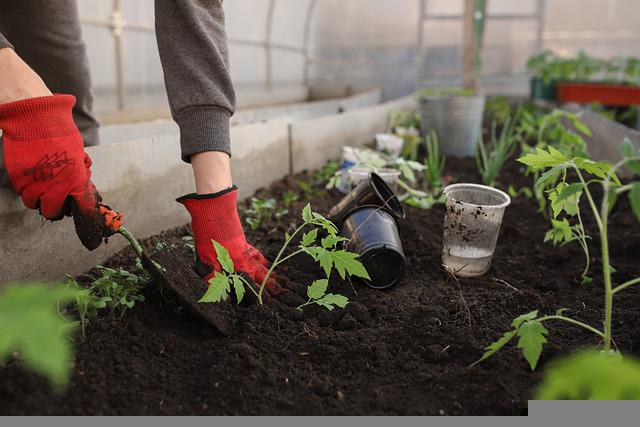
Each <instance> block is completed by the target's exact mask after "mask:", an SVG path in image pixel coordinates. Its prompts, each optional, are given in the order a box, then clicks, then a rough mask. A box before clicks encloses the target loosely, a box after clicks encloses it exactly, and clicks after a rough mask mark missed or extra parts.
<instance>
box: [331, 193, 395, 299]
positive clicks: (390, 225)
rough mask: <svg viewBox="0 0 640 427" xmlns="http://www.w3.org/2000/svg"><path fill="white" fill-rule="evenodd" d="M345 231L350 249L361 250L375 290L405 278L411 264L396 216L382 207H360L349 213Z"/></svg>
mask: <svg viewBox="0 0 640 427" xmlns="http://www.w3.org/2000/svg"><path fill="white" fill-rule="evenodd" d="M341 234H342V235H343V236H344V237H346V238H347V239H349V240H348V241H347V245H346V248H347V250H348V251H350V252H355V253H357V254H358V255H359V256H358V259H359V260H360V262H361V263H362V264H363V265H364V267H365V268H366V269H367V272H368V273H369V277H370V278H371V280H366V281H365V282H366V283H367V285H368V286H369V287H371V288H374V289H387V288H390V287H392V286H394V285H396V284H398V283H400V281H401V280H402V278H403V277H404V275H405V273H406V270H407V264H406V259H405V257H404V251H403V250H402V242H400V236H399V235H398V224H397V222H396V219H395V218H394V217H393V216H392V215H391V214H390V213H389V212H387V211H386V210H385V209H383V208H382V207H380V206H371V205H369V206H360V207H358V208H356V209H354V210H352V211H351V212H349V214H348V215H347V217H346V218H345V219H344V223H343V225H342V230H341Z"/></svg>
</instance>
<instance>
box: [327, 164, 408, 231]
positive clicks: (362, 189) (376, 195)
mask: <svg viewBox="0 0 640 427" xmlns="http://www.w3.org/2000/svg"><path fill="white" fill-rule="evenodd" d="M364 205H374V206H381V207H383V208H384V209H386V210H387V211H389V212H390V213H391V214H392V215H393V216H395V217H396V218H404V217H405V216H406V212H405V210H404V206H402V203H400V200H398V198H397V197H396V195H395V193H394V192H393V190H392V189H391V187H389V185H387V183H386V182H385V181H384V180H383V179H382V178H381V177H380V176H379V175H378V174H376V173H372V174H371V175H370V177H369V178H368V179H366V180H364V181H362V182H361V183H360V184H358V186H357V187H356V188H354V189H353V190H351V192H349V194H347V195H346V196H345V197H343V198H342V200H340V201H339V202H338V204H337V205H335V206H334V207H333V208H331V210H330V211H329V219H330V220H331V221H332V222H333V223H334V224H336V225H337V226H338V227H341V226H342V222H343V221H344V219H345V218H346V217H347V216H348V215H349V213H350V212H351V211H353V210H354V209H356V208H358V207H360V206H364Z"/></svg>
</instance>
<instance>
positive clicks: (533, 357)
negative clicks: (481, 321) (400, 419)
mask: <svg viewBox="0 0 640 427" xmlns="http://www.w3.org/2000/svg"><path fill="white" fill-rule="evenodd" d="M622 155H623V159H622V160H621V161H619V162H618V163H616V164H615V165H613V166H612V165H611V164H609V163H606V162H595V161H593V160H590V159H588V158H585V157H567V156H566V155H565V154H563V153H562V152H560V151H559V150H557V149H555V148H553V147H548V148H547V150H544V149H541V148H538V149H536V153H535V154H534V153H531V154H527V155H525V156H523V157H521V158H520V159H518V161H520V162H522V163H524V164H526V165H527V166H529V167H531V168H532V169H533V170H534V171H536V172H542V171H544V173H542V174H541V175H540V178H539V179H538V183H537V184H538V185H543V184H544V183H545V181H547V180H553V179H556V180H559V181H560V184H562V187H561V189H559V190H558V191H557V195H556V196H555V199H554V202H555V203H556V204H557V203H559V202H560V201H566V200H568V199H570V198H571V197H573V196H575V195H576V194H578V193H582V194H584V196H585V198H586V199H587V201H588V205H589V207H590V208H591V212H592V214H593V216H594V218H595V221H596V225H597V228H598V231H599V234H600V250H601V256H602V271H603V281H604V291H605V292H604V295H605V297H604V298H605V301H604V302H605V304H604V306H605V309H604V312H605V313H604V326H603V330H602V331H601V330H599V329H597V328H594V327H593V326H590V325H588V324H586V323H583V322H581V321H578V320H576V319H572V318H570V317H567V316H565V315H564V314H563V311H564V310H563V309H561V310H558V311H557V312H556V314H554V315H547V316H541V317H540V316H539V315H538V311H537V310H536V311H532V312H530V313H527V314H525V315H522V316H519V317H517V318H516V319H515V320H514V321H513V323H512V327H513V330H511V331H508V332H506V333H505V334H504V335H503V336H502V337H501V338H500V339H499V340H498V341H496V342H494V343H492V344H491V345H489V346H488V347H487V348H486V351H485V353H484V355H483V356H482V357H481V358H480V360H478V361H477V362H475V363H479V362H481V361H482V360H485V359H486V358H488V357H490V356H491V355H493V354H494V353H495V352H497V351H498V350H500V349H501V348H502V347H504V346H505V345H506V344H507V343H508V342H509V341H511V339H513V338H514V337H516V336H517V337H518V338H519V339H518V348H521V349H522V351H523V354H524V357H525V359H527V361H528V362H529V365H530V366H531V369H535V367H536V365H537V363H538V359H539V357H540V353H541V352H542V346H543V344H545V343H546V336H547V334H548V331H547V329H546V328H545V327H544V326H543V323H545V322H547V321H551V320H560V321H564V322H568V323H571V324H574V325H576V326H580V327H582V328H584V329H586V330H588V331H590V332H593V333H594V334H596V335H598V336H599V337H601V338H602V340H603V350H604V352H605V353H609V351H610V350H611V341H612V325H613V297H614V296H615V295H616V294H617V293H618V292H620V291H622V290H624V289H626V288H628V287H629V286H632V285H635V284H637V283H640V277H637V278H634V279H631V280H627V281H626V282H624V283H622V284H619V285H617V286H614V284H613V280H612V273H613V271H612V267H611V262H610V257H609V239H608V219H609V212H610V211H611V209H612V207H613V205H614V204H615V203H616V200H617V198H618V197H619V196H620V195H621V194H624V193H627V194H628V197H629V201H630V203H631V208H632V210H633V212H634V214H635V215H636V217H637V219H638V221H640V181H634V182H631V183H629V184H626V185H622V184H621V183H620V180H619V179H618V177H617V175H616V172H617V171H618V170H619V169H620V168H621V167H623V166H627V168H628V169H630V170H631V171H632V172H634V173H635V174H636V175H640V151H639V150H638V149H637V148H635V147H634V146H633V145H632V144H631V143H630V142H629V141H628V140H625V141H624V143H623V145H622ZM567 170H572V171H573V172H574V173H575V175H576V176H577V179H578V182H575V183H571V184H569V183H567V182H566V181H567ZM587 174H588V175H591V177H590V179H589V180H587V178H585V176H587ZM558 177H560V178H558ZM592 183H599V184H600V185H601V186H602V188H603V196H602V201H601V203H600V207H599V208H598V206H597V205H596V203H595V200H594V198H593V195H592V193H591V190H590V189H589V185H590V184H592ZM563 209H565V208H564V207H563ZM572 209H577V210H578V211H579V209H580V206H579V199H576V201H575V204H573V205H572ZM564 232H565V233H566V231H564ZM563 238H564V237H563Z"/></svg>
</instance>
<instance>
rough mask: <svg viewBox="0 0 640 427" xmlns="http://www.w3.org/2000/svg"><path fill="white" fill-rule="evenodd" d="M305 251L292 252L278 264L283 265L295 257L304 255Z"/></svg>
mask: <svg viewBox="0 0 640 427" xmlns="http://www.w3.org/2000/svg"><path fill="white" fill-rule="evenodd" d="M303 252H304V251H303V250H302V249H298V250H297V251H295V252H291V253H290V254H289V255H287V256H286V257H284V258H282V259H281V260H280V261H278V264H282V263H283V262H285V261H287V260H288V259H289V258H293V257H294V256H296V255H298V254H301V253H303Z"/></svg>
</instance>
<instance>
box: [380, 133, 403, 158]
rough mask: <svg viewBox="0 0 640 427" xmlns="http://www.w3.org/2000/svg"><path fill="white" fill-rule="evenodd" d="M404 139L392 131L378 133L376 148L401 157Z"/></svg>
mask: <svg viewBox="0 0 640 427" xmlns="http://www.w3.org/2000/svg"><path fill="white" fill-rule="evenodd" d="M403 145H404V139H402V138H401V137H399V136H397V135H393V134H391V133H377V134H376V149H377V150H378V151H382V152H385V153H389V154H390V155H391V156H393V157H396V158H397V157H400V153H401V152H402V146H403Z"/></svg>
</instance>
